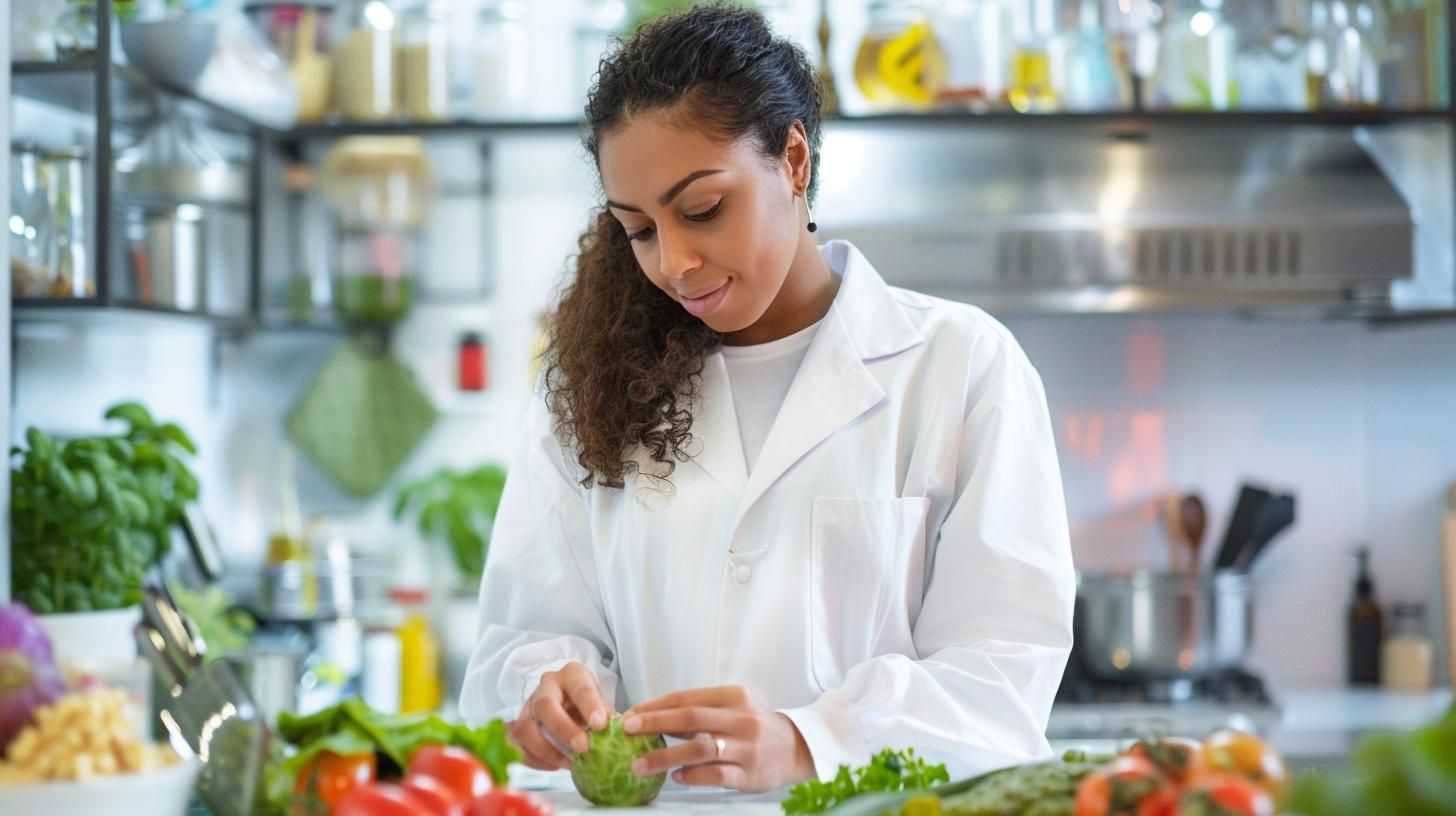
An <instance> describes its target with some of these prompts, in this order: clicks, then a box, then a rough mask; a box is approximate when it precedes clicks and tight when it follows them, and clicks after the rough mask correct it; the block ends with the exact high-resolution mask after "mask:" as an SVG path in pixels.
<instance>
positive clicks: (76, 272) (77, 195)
mask: <svg viewBox="0 0 1456 816" xmlns="http://www.w3.org/2000/svg"><path fill="white" fill-rule="evenodd" d="M41 158H42V162H43V164H42V173H44V175H45V177H46V193H47V199H48V203H49V205H50V213H51V219H52V224H53V225H54V228H55V232H54V235H55V255H54V258H53V262H52V264H51V274H50V295H51V296H52V297H75V298H86V297H95V296H96V284H95V282H94V281H93V280H92V272H91V262H90V247H89V246H87V243H88V240H89V239H88V238H87V230H86V218H87V213H88V212H89V211H90V208H89V207H87V206H86V204H87V202H86V198H87V195H86V149H85V148H83V147H75V146H73V147H63V148H60V149H58V150H47V151H44V152H43V153H42V154H41Z"/></svg>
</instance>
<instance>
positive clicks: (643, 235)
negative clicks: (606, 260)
mask: <svg viewBox="0 0 1456 816" xmlns="http://www.w3.org/2000/svg"><path fill="white" fill-rule="evenodd" d="M651 237H652V227H646V228H643V229H640V230H637V231H636V232H629V233H627V240H629V241H646V240H647V239H648V238H651Z"/></svg>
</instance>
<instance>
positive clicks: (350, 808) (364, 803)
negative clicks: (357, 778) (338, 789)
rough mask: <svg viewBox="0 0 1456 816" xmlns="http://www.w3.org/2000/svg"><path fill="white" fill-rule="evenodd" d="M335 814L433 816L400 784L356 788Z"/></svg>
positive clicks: (352, 815)
mask: <svg viewBox="0 0 1456 816" xmlns="http://www.w3.org/2000/svg"><path fill="white" fill-rule="evenodd" d="M333 816H433V815H432V814H431V813H430V811H429V810H428V809H426V808H425V807H424V806H423V805H421V804H420V803H419V802H418V801H416V800H415V799H414V798H413V797H412V796H410V793H409V791H407V790H405V789H404V788H401V787H400V786H398V785H388V784H373V785H365V786H364V787H362V788H355V789H354V790H352V791H350V792H349V795H348V796H345V797H344V799H343V801H341V802H339V806H338V807H336V808H334V813H333Z"/></svg>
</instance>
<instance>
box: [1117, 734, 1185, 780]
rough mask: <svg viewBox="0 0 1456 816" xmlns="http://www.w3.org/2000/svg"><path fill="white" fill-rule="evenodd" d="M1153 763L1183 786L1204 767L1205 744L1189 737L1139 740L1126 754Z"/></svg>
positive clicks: (1165, 774) (1170, 778)
mask: <svg viewBox="0 0 1456 816" xmlns="http://www.w3.org/2000/svg"><path fill="white" fill-rule="evenodd" d="M1126 753H1127V754H1128V755H1130V756H1139V757H1142V758H1143V759H1146V760H1148V761H1149V762H1151V763H1153V765H1154V766H1155V767H1157V769H1158V770H1159V771H1162V772H1163V775H1164V776H1166V777H1168V779H1169V780H1171V781H1172V782H1173V783H1174V784H1176V785H1182V784H1184V783H1186V782H1187V781H1188V779H1189V778H1190V777H1192V776H1194V775H1195V774H1197V773H1198V772H1199V771H1200V770H1201V768H1202V766H1203V744H1202V743H1200V742H1198V741H1197V740H1191V739H1188V738H1187V737H1159V738H1157V739H1146V740H1138V741H1137V742H1135V743H1133V746H1132V747H1131V748H1129V749H1127V752H1126Z"/></svg>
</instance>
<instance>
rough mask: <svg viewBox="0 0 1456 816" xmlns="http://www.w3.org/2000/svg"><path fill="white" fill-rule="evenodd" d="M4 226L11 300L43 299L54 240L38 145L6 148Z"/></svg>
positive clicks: (47, 287) (48, 282) (48, 293)
mask: <svg viewBox="0 0 1456 816" xmlns="http://www.w3.org/2000/svg"><path fill="white" fill-rule="evenodd" d="M8 226H9V228H10V230H9V231H10V292H11V296H12V297H18V298H23V297H47V296H48V295H50V279H51V272H50V270H51V264H52V256H53V255H54V253H55V240H54V238H53V237H52V235H51V228H52V222H51V213H50V202H49V201H48V199H47V193H46V185H45V177H44V176H43V175H42V174H41V149H40V146H39V145H35V144H30V143H22V142H16V143H15V144H12V145H11V146H10V221H9V224H8Z"/></svg>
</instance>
